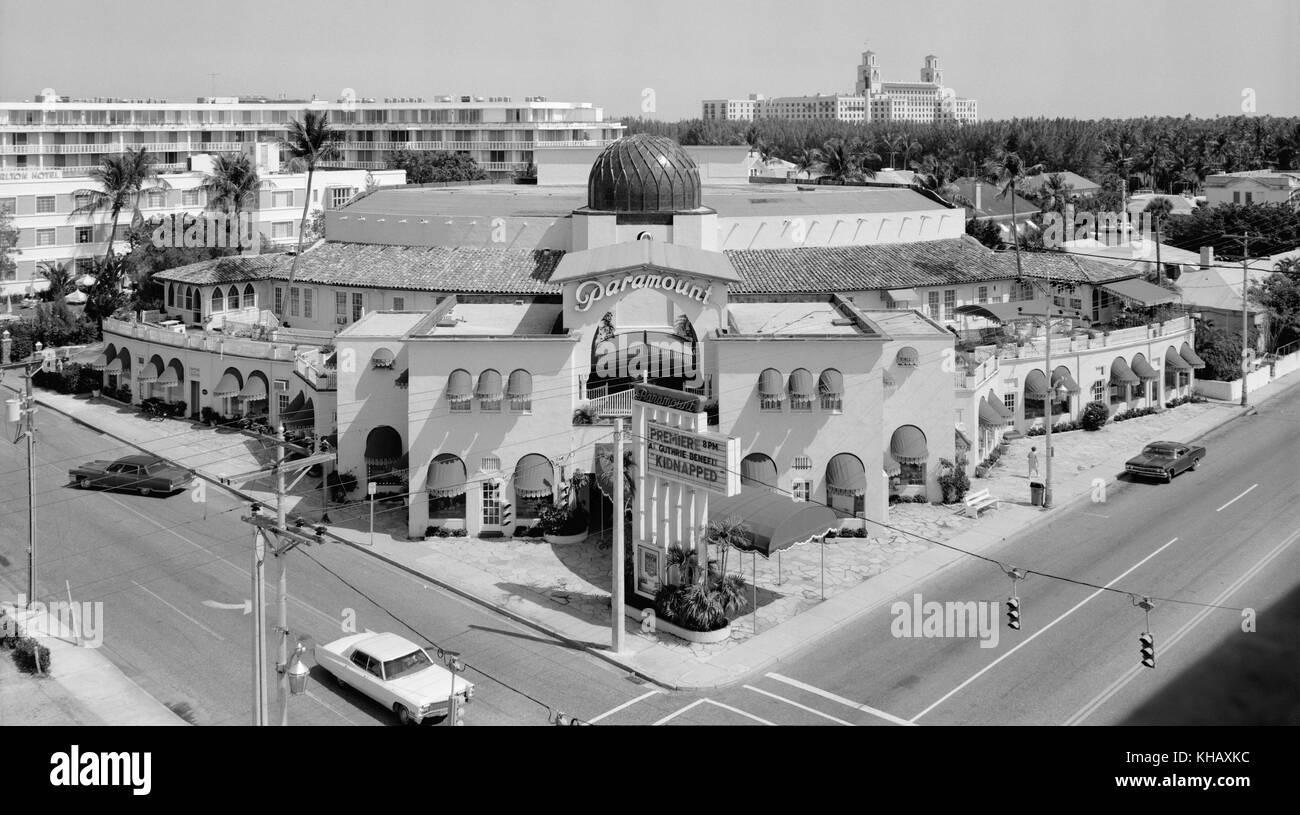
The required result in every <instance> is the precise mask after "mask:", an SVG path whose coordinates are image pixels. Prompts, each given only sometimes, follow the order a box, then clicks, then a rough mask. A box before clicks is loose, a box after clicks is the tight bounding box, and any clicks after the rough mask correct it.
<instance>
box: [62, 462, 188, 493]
mask: <svg viewBox="0 0 1300 815" xmlns="http://www.w3.org/2000/svg"><path fill="white" fill-rule="evenodd" d="M68 475H69V476H70V477H71V478H72V482H73V483H74V484H76V485H77V486H78V487H81V488H82V489H90V488H92V487H99V488H101V489H110V490H134V491H135V492H138V493H140V494H141V495H152V494H154V493H161V494H164V495H170V494H171V493H174V492H179V491H180V490H183V489H185V488H186V487H188V486H189V485H190V483H191V482H192V481H193V480H194V472H193V471H192V470H187V469H185V468H184V467H177V466H176V465H175V464H170V463H168V462H167V461H166V460H164V459H161V458H158V457H157V456H146V455H138V456H125V457H123V458H119V459H117V460H116V461H88V462H86V463H85V464H82V465H81V466H80V467H73V468H72V469H71V470H69V471H68Z"/></svg>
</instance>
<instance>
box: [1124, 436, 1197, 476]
mask: <svg viewBox="0 0 1300 815" xmlns="http://www.w3.org/2000/svg"><path fill="white" fill-rule="evenodd" d="M1203 458H1205V448H1204V447H1200V446H1197V445H1194V444H1183V443H1182V442H1176V441H1153V442H1151V443H1150V444H1148V445H1147V446H1146V447H1145V448H1143V450H1142V452H1141V453H1140V454H1138V455H1136V456H1134V457H1133V458H1131V459H1129V460H1128V461H1126V462H1125V463H1124V471H1125V472H1126V473H1129V474H1130V475H1134V476H1141V477H1144V478H1159V479H1162V480H1164V481H1166V482H1168V481H1173V480H1174V476H1176V475H1178V474H1179V473H1181V472H1183V471H1184V470H1195V469H1196V467H1197V465H1199V464H1200V463H1201V459H1203Z"/></svg>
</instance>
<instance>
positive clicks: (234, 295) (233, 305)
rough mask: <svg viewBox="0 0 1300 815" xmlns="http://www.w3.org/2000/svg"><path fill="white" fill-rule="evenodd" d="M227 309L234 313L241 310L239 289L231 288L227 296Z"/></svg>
mask: <svg viewBox="0 0 1300 815" xmlns="http://www.w3.org/2000/svg"><path fill="white" fill-rule="evenodd" d="M226 308H228V309H230V310H231V311H234V310H235V309H237V308H239V288H238V287H236V286H231V287H230V291H229V292H228V293H227V294H226Z"/></svg>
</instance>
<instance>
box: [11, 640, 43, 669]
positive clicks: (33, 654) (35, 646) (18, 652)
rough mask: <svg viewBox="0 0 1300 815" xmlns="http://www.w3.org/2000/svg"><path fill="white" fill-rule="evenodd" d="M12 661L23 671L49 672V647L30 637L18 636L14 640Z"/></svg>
mask: <svg viewBox="0 0 1300 815" xmlns="http://www.w3.org/2000/svg"><path fill="white" fill-rule="evenodd" d="M14 663H15V664H17V665H18V670H20V671H22V672H23V673H29V674H30V673H36V674H44V673H49V672H50V649H49V648H46V647H45V646H44V645H41V644H40V643H39V642H37V641H36V640H34V639H32V638H31V637H22V638H19V639H17V640H15V641H14Z"/></svg>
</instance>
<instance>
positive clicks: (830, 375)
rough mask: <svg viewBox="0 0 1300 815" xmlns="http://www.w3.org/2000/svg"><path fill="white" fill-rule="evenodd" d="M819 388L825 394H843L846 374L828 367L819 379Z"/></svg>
mask: <svg viewBox="0 0 1300 815" xmlns="http://www.w3.org/2000/svg"><path fill="white" fill-rule="evenodd" d="M817 390H819V391H821V394H822V395H823V396H843V395H844V374H842V373H840V372H839V371H837V370H835V369H834V368H827V369H826V370H824V371H822V375H821V377H819V378H818V380H817Z"/></svg>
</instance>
